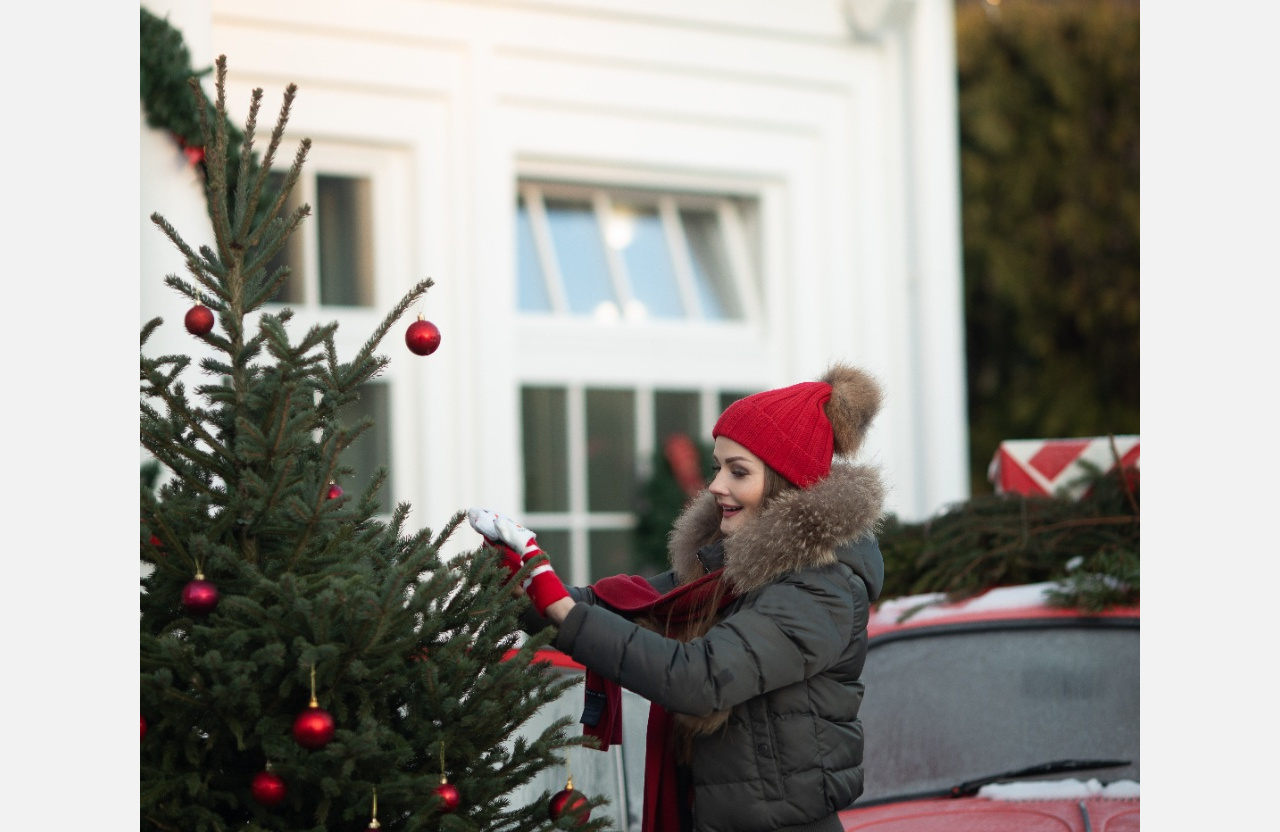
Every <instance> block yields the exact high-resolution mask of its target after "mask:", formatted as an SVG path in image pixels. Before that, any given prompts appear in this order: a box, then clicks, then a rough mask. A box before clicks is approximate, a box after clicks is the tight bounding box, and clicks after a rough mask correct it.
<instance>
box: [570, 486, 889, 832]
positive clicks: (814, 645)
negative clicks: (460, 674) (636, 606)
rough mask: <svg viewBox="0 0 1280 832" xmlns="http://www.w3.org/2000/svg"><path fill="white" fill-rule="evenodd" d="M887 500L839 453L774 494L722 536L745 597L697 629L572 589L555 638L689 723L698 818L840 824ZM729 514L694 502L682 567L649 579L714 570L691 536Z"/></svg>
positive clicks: (776, 825) (710, 826) (701, 825)
mask: <svg viewBox="0 0 1280 832" xmlns="http://www.w3.org/2000/svg"><path fill="white" fill-rule="evenodd" d="M883 499H884V491H883V486H882V485H881V482H880V478H879V475H878V473H877V472H876V471H875V470H874V469H872V468H868V467H865V466H849V465H844V464H837V465H835V466H833V468H832V471H831V474H830V475H829V476H828V477H827V478H826V479H824V480H822V481H820V482H818V483H817V484H815V485H813V486H812V487H810V488H808V489H804V490H798V491H789V492H785V493H783V494H781V495H779V496H778V497H777V498H775V499H774V500H773V501H772V502H770V503H769V504H768V506H766V508H765V509H764V510H763V511H762V512H761V514H760V516H759V517H757V518H755V519H754V520H753V521H752V522H751V523H750V524H749V525H747V526H746V527H744V528H743V529H742V530H741V531H739V532H738V533H737V534H735V535H733V536H731V537H729V538H727V539H726V540H725V541H724V547H723V558H724V561H723V563H724V570H725V573H724V579H725V581H726V582H727V583H728V585H729V587H731V588H732V589H733V590H734V592H736V593H737V594H738V597H737V598H736V599H735V600H734V601H733V602H732V603H731V604H730V605H729V606H728V607H727V608H726V609H725V612H724V614H723V616H722V617H721V618H720V619H719V621H718V623H715V624H714V626H711V627H710V629H709V630H707V631H706V633H705V634H704V635H701V636H699V637H695V638H692V639H690V640H688V641H680V640H677V639H673V638H667V637H665V636H664V635H661V634H659V633H658V632H655V631H653V630H652V629H649V628H646V626H644V625H643V624H642V623H638V622H634V621H631V620H628V619H627V618H625V617H623V616H621V615H619V614H617V613H616V612H614V611H612V610H610V609H607V608H606V607H605V606H603V605H602V604H599V603H595V599H594V598H593V597H592V596H591V594H590V593H575V595H576V596H577V597H579V598H580V600H583V601H585V603H579V604H577V605H576V606H575V607H574V608H573V610H572V611H571V612H570V613H569V616H568V617H567V618H566V619H565V621H564V623H563V624H562V625H561V627H560V632H559V633H558V635H557V639H556V646H557V647H558V648H559V649H560V650H562V651H563V652H565V653H568V654H569V655H571V656H572V657H573V658H574V659H575V660H576V661H578V662H580V663H582V664H583V665H585V666H587V667H589V668H591V669H592V670H595V671H596V672H598V673H600V674H602V675H603V676H605V677H607V678H609V679H611V680H613V681H616V682H618V683H619V684H620V685H622V686H623V687H625V688H629V689H630V690H633V691H635V692H636V693H638V694H640V695H641V696H643V697H645V698H646V699H648V700H650V701H652V702H656V703H658V704H659V705H661V706H663V707H664V708H665V709H667V710H668V711H669V712H673V713H675V714H677V715H678V716H677V717H676V720H677V723H678V724H677V728H680V727H681V724H680V723H681V721H683V727H684V728H685V730H687V731H688V733H690V734H692V735H693V751H692V760H691V763H690V767H691V769H692V782H693V786H694V827H695V829H696V830H699V831H700V832H779V830H819V829H821V830H825V829H831V828H835V829H838V828H839V826H838V824H837V823H836V820H835V817H834V814H835V813H836V812H837V811H838V810H840V809H843V808H846V807H847V806H849V805H850V804H851V803H853V801H854V799H855V798H857V797H858V796H859V795H860V794H861V793H862V783H863V775H862V724H861V722H859V720H858V707H859V705H860V704H861V702H862V693H863V685H862V682H861V681H859V676H860V674H861V672H862V665H863V662H864V661H865V659H866V653H867V629H866V628H867V618H868V614H869V611H870V604H871V602H872V601H874V600H875V599H876V598H877V597H878V596H879V593H880V588H881V586H882V583H883V577H884V564H883V561H882V560H881V557H880V549H879V546H878V545H877V544H876V541H875V538H874V532H875V530H876V527H877V524H878V522H879V519H880V515H881V510H882V505H883ZM719 522H720V513H719V509H718V508H717V506H716V504H715V499H714V497H713V496H712V495H711V494H710V493H708V492H704V493H703V494H702V495H700V496H699V497H698V498H695V500H694V501H693V503H692V504H691V505H690V507H689V508H688V509H687V510H686V511H685V513H684V514H683V515H682V516H681V518H680V519H679V520H678V521H677V523H676V526H675V528H674V530H673V531H672V534H671V546H670V548H671V558H672V570H671V572H670V573H669V575H664V576H660V578H659V579H656V580H655V581H654V583H655V585H657V586H659V588H660V589H661V584H662V583H663V582H664V581H665V580H670V582H671V584H672V585H678V584H683V583H687V582H688V581H691V580H694V579H696V578H698V577H701V576H702V575H703V574H706V572H707V571H708V570H707V569H706V568H705V567H704V565H703V564H702V563H701V562H700V560H699V547H698V545H697V544H698V542H699V541H703V540H706V539H707V538H708V536H709V535H710V534H711V533H712V532H714V530H715V529H716V528H717V527H718V525H719ZM707 555H708V552H707V551H705V550H704V551H703V556H704V557H706V556H707ZM709 565H710V566H711V567H712V568H714V567H715V566H716V564H709Z"/></svg>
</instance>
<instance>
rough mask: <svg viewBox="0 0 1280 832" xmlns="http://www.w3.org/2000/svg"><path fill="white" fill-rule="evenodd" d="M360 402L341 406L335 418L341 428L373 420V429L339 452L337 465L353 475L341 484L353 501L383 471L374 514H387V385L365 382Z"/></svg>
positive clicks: (389, 474) (389, 471) (389, 472)
mask: <svg viewBox="0 0 1280 832" xmlns="http://www.w3.org/2000/svg"><path fill="white" fill-rule="evenodd" d="M358 392H359V394H360V398H359V399H357V400H356V401H354V402H351V403H349V404H346V405H343V407H342V409H341V410H340V411H339V413H338V418H339V420H341V422H342V423H343V424H345V425H349V426H354V425H356V424H358V423H359V422H360V420H361V419H365V418H370V419H373V427H371V428H369V429H368V430H366V431H365V432H364V433H362V434H360V436H358V437H356V440H355V441H354V442H352V443H351V445H350V446H349V447H348V448H347V449H346V450H344V451H343V452H342V455H341V457H340V458H339V461H340V462H341V463H342V464H343V465H349V466H351V468H353V469H354V471H355V473H354V474H352V475H351V477H350V479H349V480H348V481H347V482H345V483H342V485H343V487H344V489H345V490H347V491H349V492H351V496H352V497H353V498H354V497H357V496H358V495H359V493H360V492H362V491H363V490H364V489H365V488H366V487H367V486H368V484H369V481H370V480H372V479H373V474H374V472H375V471H377V470H378V468H379V467H381V466H385V467H386V468H387V478H386V480H384V481H383V483H382V488H381V489H379V490H378V510H379V511H381V512H382V513H383V514H390V513H391V494H392V482H391V480H392V476H393V474H394V469H393V468H392V466H391V434H390V431H389V430H388V429H387V426H388V425H389V424H390V423H391V398H390V396H389V395H388V390H387V385H386V384H382V383H379V382H368V383H366V384H363V385H361V386H360V389H359V391H358Z"/></svg>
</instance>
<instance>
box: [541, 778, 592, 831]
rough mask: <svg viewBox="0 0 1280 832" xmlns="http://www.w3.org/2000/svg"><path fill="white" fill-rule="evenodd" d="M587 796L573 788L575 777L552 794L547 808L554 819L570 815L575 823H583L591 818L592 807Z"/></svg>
mask: <svg viewBox="0 0 1280 832" xmlns="http://www.w3.org/2000/svg"><path fill="white" fill-rule="evenodd" d="M589 802H590V801H588V800H587V796H586V795H584V794H583V793H582V792H580V791H577V790H576V789H574V788H573V778H572V777H570V778H569V782H567V783H566V784H565V787H564V789H562V790H561V791H558V792H556V793H555V794H554V795H552V796H551V801H550V802H549V803H548V804H547V809H548V811H549V813H550V815H551V819H552V820H559V819H560V818H561V817H563V816H564V815H569V816H570V818H571V819H572V820H573V822H574V824H576V825H581V824H584V823H586V822H587V821H588V820H590V819H591V807H590V806H588V805H587V804H588V803H589Z"/></svg>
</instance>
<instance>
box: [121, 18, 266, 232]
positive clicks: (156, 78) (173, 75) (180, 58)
mask: <svg viewBox="0 0 1280 832" xmlns="http://www.w3.org/2000/svg"><path fill="white" fill-rule="evenodd" d="M140 11H141V13H142V19H141V29H140V30H139V47H140V49H139V57H140V62H139V66H138V80H139V86H140V92H141V95H142V108H143V111H144V112H145V113H146V115H147V124H148V125H149V126H151V127H154V128H156V129H157V130H166V131H168V132H169V133H170V134H171V135H172V136H173V139H174V141H176V142H177V143H178V146H179V147H181V148H182V149H183V150H185V151H188V153H189V157H190V158H191V159H192V162H193V164H195V166H196V169H197V170H198V171H199V172H200V174H201V177H202V179H204V181H205V196H206V198H207V197H208V188H209V183H208V175H207V174H208V171H207V169H206V166H205V162H204V150H205V148H204V138H203V133H202V132H201V129H200V113H201V110H203V111H204V112H206V113H209V114H211V115H212V114H214V113H215V111H216V108H215V107H214V103H213V102H212V101H210V100H209V96H208V95H207V94H206V93H205V92H204V90H203V88H201V87H200V85H199V84H198V83H197V82H196V79H197V78H200V77H202V76H205V75H208V74H209V73H210V71H211V68H210V67H205V68H204V69H201V70H199V71H197V70H195V69H193V68H192V66H191V52H190V51H189V50H188V49H187V45H186V43H185V42H184V40H183V38H182V32H180V31H178V30H177V29H175V28H174V27H173V26H172V25H171V24H170V23H169V21H168V20H166V19H164V18H160V17H156V16H155V15H154V14H152V13H151V12H149V11H147V10H146V9H141V10H140ZM222 121H223V124H222V129H223V130H225V131H226V137H227V139H226V141H227V150H226V153H227V159H228V160H229V164H228V166H227V171H226V176H227V190H228V192H229V193H235V190H236V185H237V182H238V180H239V177H240V164H239V160H240V147H241V145H242V144H243V143H244V133H243V131H241V130H240V129H239V128H238V127H237V126H236V125H235V124H233V123H232V122H231V120H230V119H228V118H226V117H225V116H222ZM257 171H258V158H257V155H256V154H254V153H252V152H251V153H250V154H249V171H248V172H249V173H250V174H251V176H256V174H257ZM267 207H268V205H267V203H262V204H260V205H258V206H257V211H258V213H256V214H255V215H254V223H255V224H261V223H262V222H263V221H264V220H265V219H266V217H267Z"/></svg>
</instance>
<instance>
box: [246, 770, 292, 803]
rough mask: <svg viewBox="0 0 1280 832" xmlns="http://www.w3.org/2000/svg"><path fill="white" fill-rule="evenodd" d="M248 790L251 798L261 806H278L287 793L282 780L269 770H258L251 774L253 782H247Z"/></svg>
mask: <svg viewBox="0 0 1280 832" xmlns="http://www.w3.org/2000/svg"><path fill="white" fill-rule="evenodd" d="M249 791H250V792H252V794H253V799H254V800H256V801H258V802H259V803H261V804H262V805H263V806H279V805H280V804H281V803H283V802H284V796H285V794H286V793H288V789H286V788H285V785H284V780H281V779H280V776H279V775H278V774H276V773H275V772H271V771H260V772H258V773H257V774H255V775H253V782H252V783H250V784H249Z"/></svg>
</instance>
